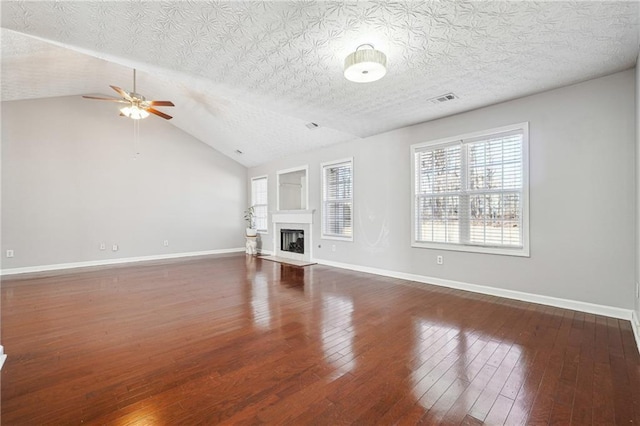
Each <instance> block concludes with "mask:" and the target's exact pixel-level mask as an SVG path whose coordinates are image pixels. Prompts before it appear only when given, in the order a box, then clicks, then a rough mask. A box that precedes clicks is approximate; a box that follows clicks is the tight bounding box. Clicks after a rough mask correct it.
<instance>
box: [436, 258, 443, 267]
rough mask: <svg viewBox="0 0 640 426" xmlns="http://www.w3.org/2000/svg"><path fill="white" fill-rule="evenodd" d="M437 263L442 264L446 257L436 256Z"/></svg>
mask: <svg viewBox="0 0 640 426" xmlns="http://www.w3.org/2000/svg"><path fill="white" fill-rule="evenodd" d="M436 263H437V264H438V265H442V264H443V263H444V258H443V257H442V256H436Z"/></svg>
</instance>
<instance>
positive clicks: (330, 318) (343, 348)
mask: <svg viewBox="0 0 640 426" xmlns="http://www.w3.org/2000/svg"><path fill="white" fill-rule="evenodd" d="M352 316H353V299H352V298H350V297H347V296H341V295H335V294H323V295H322V349H323V351H324V356H325V359H326V360H327V361H328V362H329V363H330V364H331V365H332V366H334V367H335V368H336V372H335V374H334V375H332V377H331V378H330V379H336V378H338V377H340V376H342V375H344V374H346V373H348V372H349V371H351V370H352V369H353V368H354V367H355V365H356V361H355V358H354V353H353V337H354V335H355V333H354V326H353V318H352Z"/></svg>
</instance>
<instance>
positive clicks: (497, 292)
mask: <svg viewBox="0 0 640 426" xmlns="http://www.w3.org/2000/svg"><path fill="white" fill-rule="evenodd" d="M313 261H314V262H316V263H318V264H320V265H326V266H332V267H334V268H342V269H349V270H352V271H358V272H365V273H368V274H375V275H382V276H385V277H391V278H399V279H402V280H407V281H416V282H419V283H424V284H432V285H437V286H441V287H448V288H455V289H458V290H465V291H471V292H474V293H481V294H488V295H491V296H498V297H504V298H506V299H515V300H520V301H523V302H531V303H539V304H541V305H548V306H555V307H557V308H564V309H571V310H574V311H580V312H586V313H590V314H596V315H603V316H607V317H613V318H619V319H624V320H631V318H632V312H633V311H632V310H631V309H623V308H616V307H614V306H606V305H596V304H594V303H588V302H580V301H577V300H569V299H560V298H557V297H551V296H543V295H539V294H532V293H524V292H521V291H515V290H506V289H501V288H496V287H488V286H484V285H478V284H470V283H465V282H461V281H453V280H447V279H443V278H435V277H427V276H424V275H416V274H409V273H406V272H396V271H389V270H386V269H379V268H371V267H369V266H360V265H353V264H349V263H340V262H333V261H330V260H323V259H313ZM637 342H638V334H636V343H637Z"/></svg>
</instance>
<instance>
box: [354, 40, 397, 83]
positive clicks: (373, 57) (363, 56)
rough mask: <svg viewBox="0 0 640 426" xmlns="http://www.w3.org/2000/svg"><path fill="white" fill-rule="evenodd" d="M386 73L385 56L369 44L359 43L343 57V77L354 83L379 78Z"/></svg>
mask: <svg viewBox="0 0 640 426" xmlns="http://www.w3.org/2000/svg"><path fill="white" fill-rule="evenodd" d="M386 73H387V56H386V55H385V54H384V53H382V52H381V51H379V50H376V49H375V48H374V47H373V45H371V44H361V45H360V46H358V48H357V49H356V51H355V52H353V53H351V54H350V55H349V56H347V57H346V58H345V59H344V77H345V78H346V79H347V80H349V81H353V82H355V83H370V82H372V81H376V80H380V79H381V78H382V77H384V75H385V74H386Z"/></svg>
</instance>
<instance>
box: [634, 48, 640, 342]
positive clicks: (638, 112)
mask: <svg viewBox="0 0 640 426" xmlns="http://www.w3.org/2000/svg"><path fill="white" fill-rule="evenodd" d="M639 65H640V56H639V57H638V59H637V60H636V109H635V120H636V156H635V158H636V170H635V172H636V176H635V178H636V179H635V181H636V257H635V261H636V294H635V311H636V319H638V320H640V294H638V288H639V287H640V69H639ZM639 325H640V324H639ZM639 344H640V343H639Z"/></svg>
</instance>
